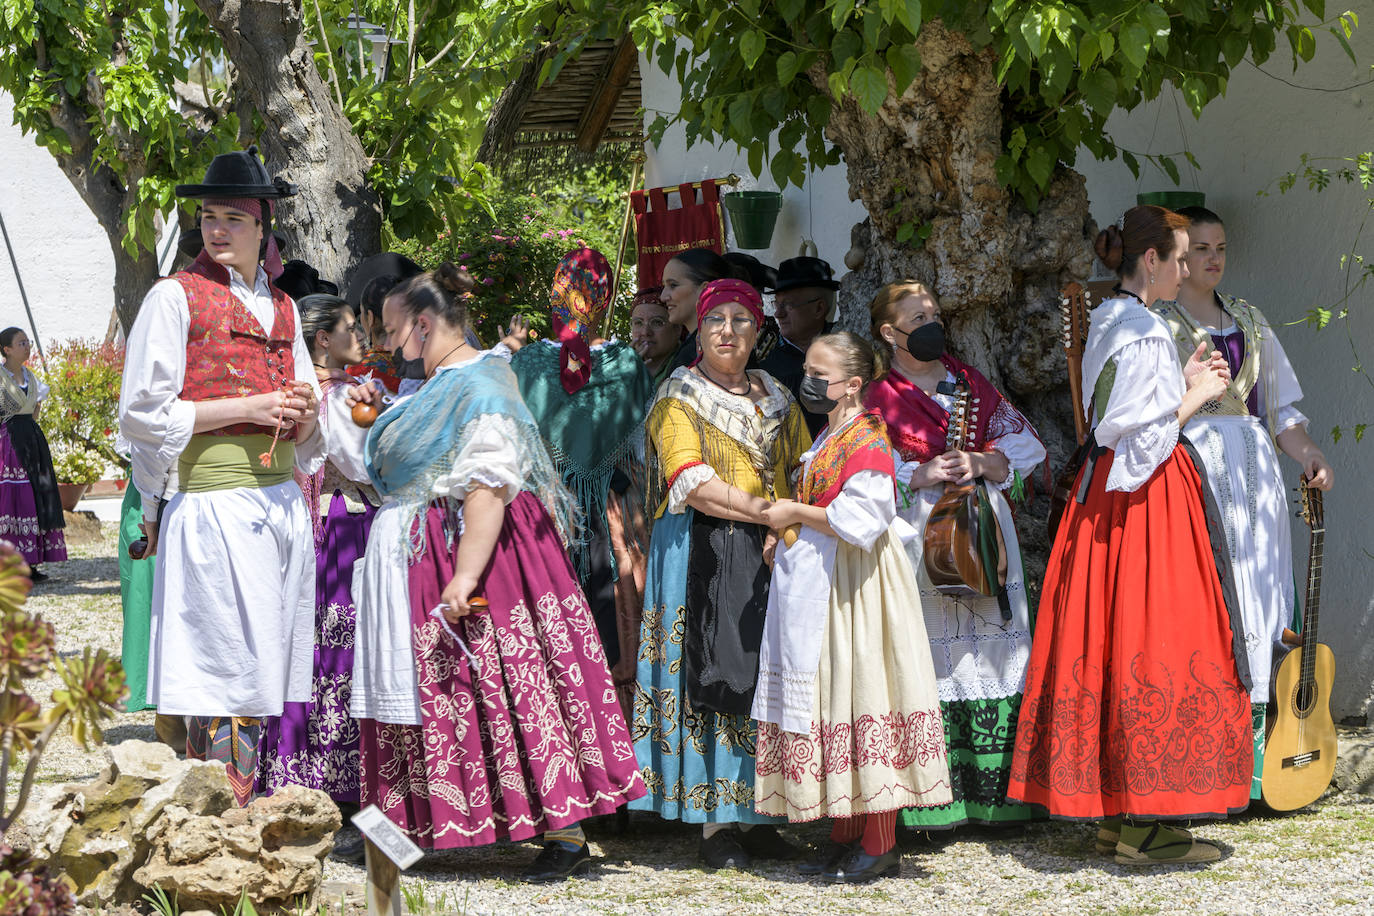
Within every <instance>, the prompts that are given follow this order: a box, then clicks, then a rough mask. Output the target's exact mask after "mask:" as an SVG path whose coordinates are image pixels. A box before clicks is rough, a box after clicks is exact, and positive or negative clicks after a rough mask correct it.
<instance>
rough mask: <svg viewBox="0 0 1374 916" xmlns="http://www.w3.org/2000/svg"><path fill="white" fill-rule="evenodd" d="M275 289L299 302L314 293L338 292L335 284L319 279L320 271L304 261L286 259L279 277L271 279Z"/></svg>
mask: <svg viewBox="0 0 1374 916" xmlns="http://www.w3.org/2000/svg"><path fill="white" fill-rule="evenodd" d="M272 282H273V283H274V284H275V285H276V287H277V289H279V290H281V291H282V292H284V293H286V295H288V296H290V297H291V298H292V299H295V300H296V301H297V302H299V301H300V300H301V299H302V298H304V297H305V296H309V295H312V294H314V293H327V294H329V295H331V296H337V295H338V294H339V287H338V285H337V284H334V283H331V282H329V281H328V280H321V279H320V272H319V271H318V270H316V269H315V268H313V267H311V266H310V265H309V264H307V263H305V262H304V261H300V260H294V261H287V262H286V266H285V267H284V268H283V269H282V273H281V276H280V277H277V279H275V280H273V281H272Z"/></svg>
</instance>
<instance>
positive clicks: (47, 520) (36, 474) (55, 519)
mask: <svg viewBox="0 0 1374 916" xmlns="http://www.w3.org/2000/svg"><path fill="white" fill-rule="evenodd" d="M5 426H6V427H7V428H8V429H9V431H10V444H11V445H13V446H14V452H15V454H16V455H18V456H19V463H20V464H22V465H23V466H24V473H26V474H28V475H29V485H30V486H32V487H33V501H34V504H35V505H36V506H37V507H38V528H39V530H40V531H56V530H58V529H59V528H65V527H67V523H66V520H65V519H64V518H63V517H62V497H61V496H60V495H59V494H58V492H57V472H56V471H54V470H53V466H52V452H50V451H48V440H47V437H45V436H44V435H43V430H41V429H39V428H38V424H37V423H35V422H34V419H33V414H27V413H19V414H15V415H14V416H12V417H10V418H9V419H8V420H6V421H5Z"/></svg>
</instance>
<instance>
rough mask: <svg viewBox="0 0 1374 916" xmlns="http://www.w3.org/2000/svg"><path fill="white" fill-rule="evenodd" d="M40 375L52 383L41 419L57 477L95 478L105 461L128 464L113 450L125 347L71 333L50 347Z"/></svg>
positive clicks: (80, 480) (76, 480)
mask: <svg viewBox="0 0 1374 916" xmlns="http://www.w3.org/2000/svg"><path fill="white" fill-rule="evenodd" d="M48 355H49V358H48V370H47V373H46V374H45V375H44V376H43V378H44V380H45V381H46V382H47V383H48V387H49V389H50V391H49V393H48V398H47V400H45V401H44V402H43V407H42V409H41V411H40V414H39V419H40V421H41V423H42V425H43V429H44V431H45V433H46V435H47V437H48V443H49V445H50V446H51V448H52V452H53V464H54V465H55V466H56V468H57V479H58V480H60V481H62V482H63V483H94V482H95V481H97V480H99V479H100V477H101V473H102V472H103V470H104V467H105V465H106V464H110V465H114V466H116V467H123V468H127V467H128V466H129V462H128V460H127V459H126V458H125V457H124V456H123V455H120V454H119V453H118V452H117V451H116V450H115V447H114V445H115V430H116V429H117V428H118V425H119V419H118V418H119V386H120V378H121V376H122V374H123V371H124V351H123V350H122V349H121V348H119V347H116V346H114V345H113V344H106V343H102V342H100V341H98V340H96V339H95V338H86V339H81V338H77V339H73V340H67V341H63V342H61V343H58V344H56V345H54V346H52V347H50V348H49V350H48Z"/></svg>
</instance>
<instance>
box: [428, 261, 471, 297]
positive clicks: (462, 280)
mask: <svg viewBox="0 0 1374 916" xmlns="http://www.w3.org/2000/svg"><path fill="white" fill-rule="evenodd" d="M434 279H435V281H436V282H438V284H439V285H440V286H442V287H443V288H444V289H446V290H448V291H449V292H451V293H454V294H457V295H462V294H463V293H466V292H468V291H469V290H471V289H472V288H473V286H475V285H476V283H475V282H474V281H473V279H472V275H471V274H469V273H468V272H467V270H466V269H464V268H462V267H458V266H457V265H455V264H454V263H453V262H452V261H445V262H444V263H442V264H440V265H439V266H438V267H437V268H436V269H435V271H434Z"/></svg>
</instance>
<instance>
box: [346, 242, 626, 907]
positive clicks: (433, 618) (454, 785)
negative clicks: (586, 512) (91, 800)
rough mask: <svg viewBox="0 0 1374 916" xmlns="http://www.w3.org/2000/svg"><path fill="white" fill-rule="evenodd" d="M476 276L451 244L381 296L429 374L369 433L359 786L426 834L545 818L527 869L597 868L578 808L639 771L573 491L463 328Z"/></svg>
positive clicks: (424, 838) (364, 392)
mask: <svg viewBox="0 0 1374 916" xmlns="http://www.w3.org/2000/svg"><path fill="white" fill-rule="evenodd" d="M471 282H472V281H471V278H470V277H468V276H467V275H466V274H465V273H461V272H460V271H458V270H457V269H456V268H455V267H454V266H453V265H452V264H447V263H446V264H444V265H442V266H441V267H440V268H439V269H438V270H436V271H434V272H433V273H432V274H421V275H420V276H418V277H414V278H412V279H410V280H409V281H407V282H406V283H405V285H403V286H402V287H400V288H399V289H398V290H397V291H395V292H393V293H392V294H390V295H389V296H388V297H387V299H386V302H385V303H384V305H383V307H382V321H383V326H384V328H385V330H386V333H387V337H388V343H387V346H388V347H389V348H393V349H399V350H400V351H401V355H402V356H403V357H404V358H406V359H422V360H423V361H424V367H425V375H426V381H425V383H424V385H423V387H421V388H420V390H419V391H417V392H416V393H415V394H413V395H410V396H409V397H405V398H400V399H398V400H396V401H395V402H394V403H393V404H392V406H391V407H390V408H389V409H387V410H386V411H385V412H384V413H383V414H382V415H381V417H380V418H379V419H378V420H377V422H376V423H375V424H374V425H373V427H372V429H371V432H370V433H369V434H368V439H367V448H366V461H367V470H368V474H369V476H370V477H371V478H372V482H373V483H374V485H375V486H376V488H377V492H378V493H379V494H380V495H381V498H382V506H381V508H380V509H378V510H377V514H376V515H375V516H374V518H373V523H372V530H371V531H370V532H369V534H368V541H367V551H366V553H365V554H364V556H363V560H362V563H361V565H360V567H359V568H358V571H357V573H356V574H355V578H354V586H353V597H354V599H355V601H356V602H357V606H358V624H357V641H356V644H355V648H354V656H353V694H352V697H351V700H350V712H351V714H352V715H353V716H354V717H355V718H357V719H359V720H360V721H359V725H360V729H361V732H362V740H361V757H362V779H361V782H362V786H361V796H362V798H361V803H362V805H363V806H367V805H369V804H376V805H377V806H378V807H379V808H381V810H382V812H383V813H384V814H385V815H386V816H387V818H388V819H390V820H391V822H392V823H394V824H396V825H398V826H400V827H401V828H402V829H404V830H405V831H406V832H407V833H409V834H410V836H411V838H412V839H414V840H415V841H416V842H417V843H419V844H420V845H421V846H424V847H426V848H430V849H450V848H455V847H465V846H482V845H487V844H490V843H494V842H497V841H498V840H502V839H509V840H511V841H514V842H520V841H523V840H527V839H532V838H533V837H535V836H538V835H539V834H541V833H542V834H543V837H544V843H545V846H544V851H543V852H541V853H540V855H539V856H538V857H537V858H536V859H535V861H534V863H533V864H532V865H530V866H529V868H527V869H526V870H525V872H524V877H525V879H526V880H530V881H553V880H560V879H562V878H566V877H567V876H568V875H570V874H573V873H578V872H585V871H587V870H588V869H589V868H590V855H589V853H588V851H587V845H586V837H585V836H584V835H583V833H582V830H581V828H580V826H579V822H580V821H582V820H583V819H584V818H586V817H591V816H595V815H599V814H610V813H611V812H613V811H615V809H616V808H618V807H620V806H621V805H623V804H624V803H625V802H627V801H629V800H631V799H633V798H636V797H637V796H639V795H642V794H643V792H644V783H643V780H642V778H641V777H640V776H639V774H638V772H637V771H636V765H635V759H634V750H633V746H632V745H631V742H630V736H629V732H628V731H627V729H626V726H625V721H624V717H623V715H622V713H621V711H620V708H619V707H618V706H617V705H616V703H615V700H614V698H613V691H612V689H611V677H610V672H609V671H608V670H607V667H606V660H605V655H604V653H603V652H602V648H601V643H600V640H599V639H598V638H597V636H596V633H595V625H594V622H593V621H592V618H591V613H590V610H589V609H588V607H587V603H586V600H585V599H584V598H583V595H582V590H581V588H580V587H579V586H578V584H577V579H576V576H575V575H574V573H573V568H572V565H571V563H569V561H568V557H567V554H565V553H564V551H563V543H564V540H565V539H566V538H567V537H568V535H569V533H570V531H571V529H572V528H573V526H574V518H575V516H576V514H577V513H576V507H575V506H574V505H573V502H572V499H571V498H570V497H569V494H568V493H567V491H566V490H565V489H564V487H563V486H562V485H561V484H560V483H559V482H558V478H557V475H556V472H555V471H554V466H553V463H552V462H551V461H550V460H549V456H548V453H547V451H546V450H545V447H544V444H543V442H541V441H540V435H539V430H538V427H537V426H536V425H535V423H534V419H533V418H532V417H531V416H530V413H529V411H528V410H527V409H526V407H525V405H524V403H523V402H522V401H521V399H520V394H519V391H518V389H517V386H516V381H515V376H514V375H513V374H512V373H511V370H510V367H509V365H507V363H506V362H505V361H504V360H503V359H501V358H499V357H498V356H495V355H493V354H491V353H489V352H482V351H478V350H476V349H475V348H473V347H472V346H471V345H470V344H469V343H467V342H466V340H465V334H464V332H465V331H466V326H467V320H466V309H465V308H464V306H463V301H462V299H461V298H460V297H461V294H462V293H463V292H465V291H466V290H467V289H468V288H470V286H471ZM351 394H352V395H353V396H354V397H355V398H356V399H359V400H364V401H375V400H377V398H376V394H375V389H353V390H352V392H351ZM478 597H480V598H483V599H484V601H483V602H477V601H476V600H474V599H476V598H478Z"/></svg>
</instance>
